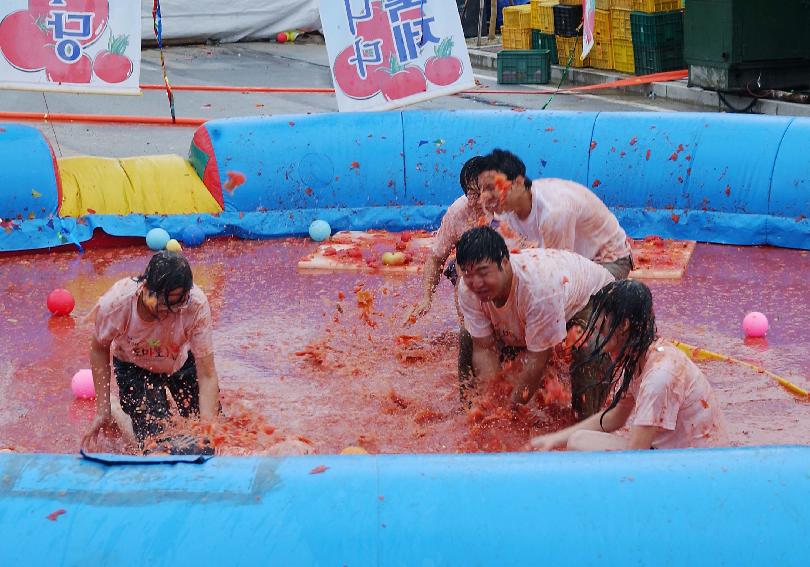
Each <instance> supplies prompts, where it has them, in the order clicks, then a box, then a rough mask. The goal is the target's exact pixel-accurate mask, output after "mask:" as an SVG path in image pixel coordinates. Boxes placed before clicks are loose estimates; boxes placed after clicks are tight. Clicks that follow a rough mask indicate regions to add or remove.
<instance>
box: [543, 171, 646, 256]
mask: <svg viewBox="0 0 810 567" xmlns="http://www.w3.org/2000/svg"><path fill="white" fill-rule="evenodd" d="M532 193H533V194H534V198H535V202H537V201H540V202H541V203H543V204H544V205H545V207H546V214H545V221H544V222H542V223H541V225H540V227H541V230H542V235H543V239H544V246H545V247H546V248H557V249H559V250H571V251H572V252H576V253H577V254H579V255H581V256H584V257H585V258H588V259H589V260H593V261H594V262H597V263H608V262H615V261H616V260H618V259H620V258H624V257H626V256H628V255H629V254H630V247H629V246H628V244H627V234H626V233H625V232H624V229H622V227H621V226H619V221H618V220H617V219H616V217H615V215H614V214H613V213H612V212H611V211H610V209H608V208H607V206H606V205H605V204H604V203H603V202H602V201H601V200H600V199H599V197H597V196H596V195H595V194H594V193H593V192H592V191H591V190H589V189H588V188H587V187H585V186H583V185H580V184H579V183H575V182H573V181H567V180H565V179H555V178H545V179H536V180H535V181H534V182H533V183H532ZM541 214H542V213H541Z"/></svg>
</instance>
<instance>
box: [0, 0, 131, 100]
mask: <svg viewBox="0 0 810 567" xmlns="http://www.w3.org/2000/svg"><path fill="white" fill-rule="evenodd" d="M8 3H9V4H8V6H6V5H5V3H4V6H3V7H2V8H0V18H2V21H0V53H2V55H3V59H4V60H5V61H3V59H0V84H2V86H7V87H11V88H15V87H22V88H28V87H33V86H39V87H40V88H43V89H45V88H47V87H48V85H61V84H68V85H86V86H89V85H90V83H93V84H94V86H103V85H105V84H109V85H116V84H120V83H123V82H125V81H127V79H129V78H130V77H131V76H132V75H133V72H134V70H135V69H136V65H137V68H139V61H133V59H137V58H138V56H139V54H140V18H139V13H140V2H139V1H138V0H116V2H115V3H113V5H112V9H113V11H112V12H111V5H110V2H109V1H108V0H28V1H27V2H25V1H24V0H23V1H19V0H17V1H16V2H15V0H8ZM112 16H115V18H114V19H112ZM114 26H115V28H116V29H120V33H118V34H117V35H116V34H114V33H113V29H114ZM133 29H135V33H134V34H133V33H132V30H133ZM126 32H129V33H126ZM130 36H133V37H130ZM133 41H135V42H137V43H136V44H135V45H136V46H137V47H138V49H137V50H133V51H134V53H132V55H127V53H126V51H127V48H128V47H129V45H131V44H132V42H133ZM105 46H106V49H104V47H105ZM131 57H132V58H131ZM4 63H7V64H8V65H9V66H10V67H7V66H5V65H4ZM134 86H135V88H136V89H137V84H136V85H134Z"/></svg>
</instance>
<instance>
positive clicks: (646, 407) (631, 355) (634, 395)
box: [531, 280, 725, 451]
mask: <svg viewBox="0 0 810 567" xmlns="http://www.w3.org/2000/svg"><path fill="white" fill-rule="evenodd" d="M589 337H595V338H596V341H595V344H594V347H595V349H594V350H593V351H592V352H591V355H590V356H592V357H596V356H599V354H600V353H607V354H609V355H610V357H611V359H612V360H613V364H611V365H610V367H609V368H608V369H607V372H606V374H605V375H604V377H603V382H604V383H605V384H611V385H614V386H615V393H614V394H613V400H612V401H611V403H610V405H609V407H608V408H607V410H605V411H604V412H600V413H599V414H596V415H592V416H591V417H589V418H588V419H586V420H584V421H582V422H580V423H578V424H576V425H573V426H571V427H568V428H566V429H563V430H562V431H558V432H556V433H550V434H548V435H541V436H539V437H535V438H534V439H532V441H531V445H532V447H534V448H536V449H544V450H551V449H558V448H564V447H566V448H568V449H569V450H579V451H600V450H623V449H672V448H679V447H706V446H713V445H717V444H721V443H723V441H724V439H725V431H724V430H725V428H724V424H723V415H722V412H721V411H720V406H719V404H718V403H717V399H716V398H715V395H714V391H713V390H712V387H711V385H710V384H709V382H708V381H707V380H706V378H705V376H704V375H703V373H702V372H701V371H700V369H698V367H697V366H695V364H694V363H693V362H692V361H691V360H690V359H689V357H688V356H687V355H686V354H685V353H684V352H683V351H681V350H680V349H678V348H677V347H676V346H675V345H673V344H671V343H669V342H667V341H663V340H661V339H658V338H657V336H656V329H655V315H654V312H653V304H652V294H651V293H650V290H649V288H648V287H647V286H646V285H644V284H643V283H641V282H637V281H632V280H623V281H617V282H614V283H611V284H609V285H607V286H606V287H605V288H604V289H602V290H601V291H600V292H599V293H598V294H597V295H596V298H595V300H594V308H593V313H592V314H591V317H590V319H589V321H588V326H587V328H586V330H585V333H584V335H583V337H582V338H583V339H584V340H587V339H588V338H589ZM628 423H629V424H630V438H629V439H626V438H623V437H619V436H618V435H615V434H613V433H612V432H613V431H616V430H617V429H620V428H621V427H624V426H625V425H626V424H628Z"/></svg>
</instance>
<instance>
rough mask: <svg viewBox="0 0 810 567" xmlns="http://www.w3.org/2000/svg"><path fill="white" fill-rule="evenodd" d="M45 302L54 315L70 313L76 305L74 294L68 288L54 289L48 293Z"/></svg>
mask: <svg viewBox="0 0 810 567" xmlns="http://www.w3.org/2000/svg"><path fill="white" fill-rule="evenodd" d="M45 304H46V305H47V306H48V311H50V312H51V313H53V314H54V315H70V312H71V311H73V308H74V307H75V306H76V302H75V301H74V299H73V296H72V295H71V294H70V292H69V291H68V290H66V289H55V290H53V291H52V292H51V293H49V294H48V297H47V298H46V300H45Z"/></svg>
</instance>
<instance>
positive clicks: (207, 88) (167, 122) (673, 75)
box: [0, 70, 688, 127]
mask: <svg viewBox="0 0 810 567" xmlns="http://www.w3.org/2000/svg"><path fill="white" fill-rule="evenodd" d="M687 75H688V72H687V71H685V70H683V71H668V72H666V73H655V74H652V75H642V76H640V77H630V78H628V79H620V80H618V81H610V82H608V83H599V84H596V85H583V86H580V87H572V88H570V89H561V90H559V91H557V90H555V89H546V90H527V91H520V90H500V89H486V88H484V89H474V90H468V91H461V92H460V93H457V94H477V95H502V94H519V95H544V94H553V93H557V94H576V93H579V92H583V91H595V90H600V89H613V88H619V87H627V86H633V85H643V84H649V83H653V82H665V81H675V80H678V79H683V78H685V77H686V76H687ZM141 89H143V90H147V91H149V90H161V91H162V90H164V89H165V86H164V85H141ZM172 89H173V90H175V91H199V92H238V93H251V92H254V93H297V94H301V93H313V94H333V93H334V92H335V89H330V88H323V87H227V86H222V85H176V86H173V87H172ZM0 120H44V121H48V120H50V121H52V122H98V123H107V124H144V125H153V126H186V127H188V126H201V125H202V124H204V123H205V122H207V121H208V119H206V118H178V119H177V120H176V121H172V119H171V118H170V117H163V116H123V115H117V114H59V113H46V112H0Z"/></svg>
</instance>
